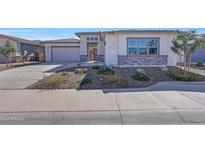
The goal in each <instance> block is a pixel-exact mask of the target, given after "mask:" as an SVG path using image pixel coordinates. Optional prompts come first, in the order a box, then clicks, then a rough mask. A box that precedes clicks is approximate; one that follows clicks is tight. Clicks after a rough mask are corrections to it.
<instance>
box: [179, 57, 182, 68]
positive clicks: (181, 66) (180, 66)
mask: <svg viewBox="0 0 205 154" xmlns="http://www.w3.org/2000/svg"><path fill="white" fill-rule="evenodd" d="M179 58H180V60H179V62H180V70H182V55H181V54H180V55H179Z"/></svg>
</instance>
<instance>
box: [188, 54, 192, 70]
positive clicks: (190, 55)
mask: <svg viewBox="0 0 205 154" xmlns="http://www.w3.org/2000/svg"><path fill="white" fill-rule="evenodd" d="M191 57H192V53H190V54H189V66H188V72H190V67H191Z"/></svg>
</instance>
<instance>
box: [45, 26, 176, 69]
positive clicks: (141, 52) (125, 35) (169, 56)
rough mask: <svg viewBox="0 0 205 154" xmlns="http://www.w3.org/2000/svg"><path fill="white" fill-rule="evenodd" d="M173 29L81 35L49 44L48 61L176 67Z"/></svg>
mask: <svg viewBox="0 0 205 154" xmlns="http://www.w3.org/2000/svg"><path fill="white" fill-rule="evenodd" d="M175 33H176V31H173V30H119V31H104V32H78V33H76V35H77V36H78V37H79V40H78V39H65V40H54V41H47V42H44V43H43V44H44V45H45V57H46V61H47V62H60V61H61V62H62V61H77V62H88V61H94V62H95V61H96V62H99V63H105V64H106V65H113V66H175V65H176V64H177V60H178V58H177V57H178V56H177V54H175V53H174V52H172V51H171V49H170V47H171V40H172V39H173V38H174V36H175Z"/></svg>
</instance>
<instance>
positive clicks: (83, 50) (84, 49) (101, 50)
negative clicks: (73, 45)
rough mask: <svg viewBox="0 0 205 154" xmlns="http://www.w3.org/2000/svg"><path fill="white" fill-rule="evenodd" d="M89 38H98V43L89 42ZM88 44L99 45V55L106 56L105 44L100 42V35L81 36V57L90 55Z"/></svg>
mask: <svg viewBox="0 0 205 154" xmlns="http://www.w3.org/2000/svg"><path fill="white" fill-rule="evenodd" d="M87 37H98V41H87ZM87 43H97V54H98V55H104V53H105V52H104V51H105V50H104V42H102V41H100V37H99V35H81V36H80V55H88V51H87Z"/></svg>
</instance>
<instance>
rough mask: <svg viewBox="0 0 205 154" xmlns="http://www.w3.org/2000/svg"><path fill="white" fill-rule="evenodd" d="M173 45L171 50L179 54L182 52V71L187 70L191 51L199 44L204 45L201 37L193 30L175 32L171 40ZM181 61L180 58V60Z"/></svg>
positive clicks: (189, 64) (188, 69)
mask: <svg viewBox="0 0 205 154" xmlns="http://www.w3.org/2000/svg"><path fill="white" fill-rule="evenodd" d="M172 44H173V46H172V47H171V49H172V51H173V52H175V53H177V54H178V55H180V59H181V54H180V53H183V56H184V62H183V63H184V65H183V66H184V72H185V73H186V72H189V71H190V67H191V59H192V54H193V52H195V51H196V49H197V48H198V47H200V46H205V42H204V40H203V39H202V38H200V37H199V36H198V35H196V31H195V30H191V31H189V32H181V31H177V32H176V38H174V39H173V40H172ZM180 63H181V60H180Z"/></svg>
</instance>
